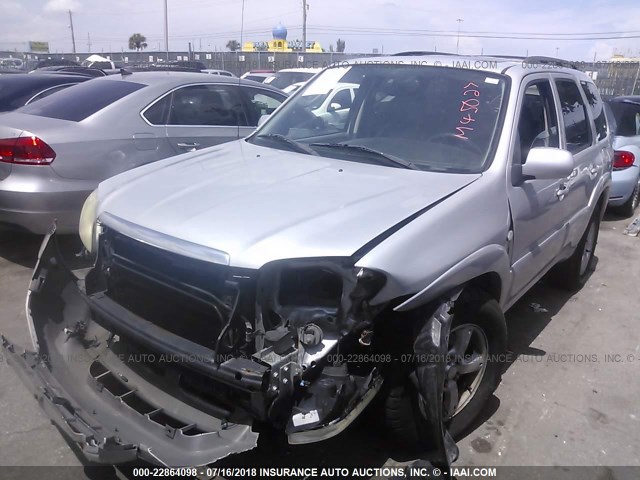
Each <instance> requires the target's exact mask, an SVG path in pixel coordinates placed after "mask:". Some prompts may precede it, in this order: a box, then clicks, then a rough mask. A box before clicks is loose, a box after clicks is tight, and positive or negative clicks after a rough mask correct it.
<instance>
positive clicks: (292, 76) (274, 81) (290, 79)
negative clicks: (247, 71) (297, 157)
mask: <svg viewBox="0 0 640 480" xmlns="http://www.w3.org/2000/svg"><path fill="white" fill-rule="evenodd" d="M314 75H315V72H276V73H274V74H273V76H272V77H269V78H267V79H266V80H265V81H264V83H267V84H269V85H271V86H272V87H276V88H280V89H283V88H285V87H288V86H289V85H293V84H294V83H299V82H306V81H307V80H309V79H310V78H311V77H313V76H314Z"/></svg>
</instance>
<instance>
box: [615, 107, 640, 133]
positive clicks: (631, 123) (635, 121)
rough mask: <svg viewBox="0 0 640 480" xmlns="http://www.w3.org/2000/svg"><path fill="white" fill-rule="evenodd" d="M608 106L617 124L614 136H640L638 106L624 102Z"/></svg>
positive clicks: (639, 109)
mask: <svg viewBox="0 0 640 480" xmlns="http://www.w3.org/2000/svg"><path fill="white" fill-rule="evenodd" d="M610 105H611V110H613V115H614V117H615V121H616V124H617V126H616V130H615V132H616V135H618V136H619V137H635V136H636V135H640V105H636V104H635V103H625V102H611V103H610Z"/></svg>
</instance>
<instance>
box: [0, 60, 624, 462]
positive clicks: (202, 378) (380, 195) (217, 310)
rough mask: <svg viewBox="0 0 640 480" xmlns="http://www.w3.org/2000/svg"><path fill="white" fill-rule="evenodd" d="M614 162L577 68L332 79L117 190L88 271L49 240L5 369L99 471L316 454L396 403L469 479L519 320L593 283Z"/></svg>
mask: <svg viewBox="0 0 640 480" xmlns="http://www.w3.org/2000/svg"><path fill="white" fill-rule="evenodd" d="M478 60H482V61H481V62H478ZM477 65H480V66H481V67H482V68H479V69H478V68H475V66H477ZM343 85H349V88H348V89H344V88H342V91H344V92H346V94H345V95H335V96H334V97H333V98H332V101H331V105H330V106H329V107H328V108H327V109H324V110H322V111H321V113H319V111H318V109H317V105H319V104H322V103H323V100H324V99H325V98H327V97H328V96H329V95H332V92H334V91H335V90H337V89H340V88H341V86H343ZM612 157H613V151H612V148H611V133H610V132H609V130H608V126H607V120H606V117H605V112H604V110H603V105H602V100H601V98H600V95H599V94H598V91H597V89H596V87H595V85H594V84H593V82H592V81H591V79H590V78H589V77H588V76H586V75H585V74H583V73H581V72H579V71H578V70H576V69H574V68H572V67H571V65H567V64H566V63H565V62H562V61H559V60H555V59H549V58H540V57H539V58H536V59H527V60H526V61H524V62H523V61H522V60H516V59H512V58H511V59H506V58H480V59H478V58H476V57H457V56H433V55H422V56H420V55H406V56H392V57H386V58H376V59H367V60H366V61H349V62H345V63H342V64H340V65H335V66H332V67H330V68H326V69H325V70H323V71H322V72H321V73H319V74H317V75H316V76H315V77H314V78H313V79H312V80H311V81H309V82H308V83H307V84H306V85H305V86H304V87H302V88H301V89H300V90H299V91H298V92H297V93H296V94H295V95H294V96H293V97H291V98H289V99H288V100H287V101H286V102H285V103H284V104H283V105H282V106H281V107H280V108H279V109H278V110H277V111H276V112H275V113H274V114H272V115H271V117H270V118H268V119H266V122H264V123H263V125H262V126H261V128H259V129H258V130H257V131H256V132H255V133H254V134H253V135H251V136H250V137H248V138H246V139H243V140H239V141H236V142H233V143H229V144H225V145H221V146H216V147H211V148H209V149H205V150H202V151H198V152H193V153H188V154H184V155H181V156H178V157H174V158H169V159H166V160H163V161H160V162H157V163H153V164H150V165H146V166H143V167H140V168H137V169H135V170H131V171H128V172H126V173H123V174H121V175H118V176H116V177H113V178H111V179H109V180H106V181H105V182H103V183H101V184H100V186H99V188H98V189H97V190H96V191H95V192H94V193H93V194H92V195H91V196H90V197H89V199H88V200H87V202H86V204H85V206H84V208H83V212H82V215H81V223H80V232H81V238H82V241H83V243H84V245H85V247H86V252H84V256H85V259H86V260H87V266H86V268H85V269H82V270H79V271H78V270H76V271H72V269H71V267H70V265H69V260H68V259H67V258H65V257H64V255H62V254H61V253H60V250H59V249H58V247H57V242H56V235H55V231H53V232H52V233H51V234H49V235H48V236H47V237H46V239H45V241H44V244H43V246H42V249H41V252H40V257H39V262H38V264H37V266H36V269H35V272H34V275H33V281H32V283H31V286H30V288H29V293H28V297H27V312H28V319H29V328H30V332H31V335H32V339H33V347H34V349H35V351H34V352H22V350H20V349H19V348H17V347H16V346H14V345H13V344H12V343H11V342H10V341H9V340H7V339H6V338H4V337H3V338H2V345H3V349H4V353H5V357H6V358H8V360H9V361H10V363H12V364H13V365H14V367H15V368H16V370H17V371H18V372H19V373H20V374H21V377H22V379H23V380H24V382H25V384H27V385H28V386H29V387H30V388H31V390H32V391H33V392H34V394H35V396H36V398H38V400H39V401H40V403H41V405H42V406H43V408H44V409H45V410H46V411H47V413H48V414H49V415H50V416H51V418H52V419H53V420H54V421H55V422H56V424H57V425H58V426H59V427H60V429H61V430H62V431H63V432H65V433H66V434H67V435H68V436H69V437H70V438H71V439H72V440H73V441H74V442H76V443H77V444H78V445H79V446H80V447H81V449H82V451H83V453H84V454H85V455H86V457H87V458H88V459H90V460H92V461H96V462H103V463H122V462H131V461H135V460H139V459H142V460H145V461H148V462H153V463H157V464H164V465H174V466H175V465H205V464H209V463H211V462H215V461H216V460H218V459H220V458H222V457H224V456H226V455H229V454H231V453H235V452H240V451H243V450H247V449H250V448H253V447H254V446H255V445H256V440H257V437H258V435H259V433H260V432H262V431H264V429H276V430H280V431H281V432H283V433H284V434H286V435H287V437H288V440H289V442H290V443H292V444H302V443H311V442H318V441H321V440H325V439H327V438H330V437H332V436H335V435H337V434H339V433H340V432H342V431H343V430H344V429H345V428H346V427H347V426H348V425H349V424H350V423H352V422H353V420H354V419H355V418H356V417H358V415H359V414H360V413H361V412H362V411H363V410H364V409H365V408H366V407H367V405H369V404H370V403H371V402H372V400H373V399H374V398H375V397H377V398H378V400H379V405H380V406H382V408H384V421H385V423H386V425H387V427H388V429H389V431H390V432H391V433H392V434H393V435H395V436H396V437H397V438H398V439H399V440H400V441H403V442H405V443H406V444H408V445H410V446H413V447H419V448H420V449H421V450H423V451H428V452H430V455H431V458H432V461H433V463H434V464H441V465H449V464H450V463H451V462H452V461H454V460H455V458H456V456H457V449H456V445H455V442H454V438H456V437H457V436H458V435H459V434H460V433H461V432H463V430H464V429H465V428H468V427H469V426H470V425H471V423H472V421H473V420H474V418H475V417H477V415H478V414H479V413H480V412H481V410H482V409H483V406H484V404H485V402H486V401H487V399H488V398H489V396H490V395H491V394H492V392H493V391H494V390H495V389H496V387H497V385H498V383H499V382H500V377H501V373H502V369H503V366H504V363H505V362H504V358H505V357H504V354H505V352H506V346H507V330H506V325H505V318H504V312H505V311H506V310H507V309H509V307H511V306H512V305H513V304H514V303H515V302H516V301H517V300H518V299H519V298H520V297H521V296H522V295H523V294H524V293H525V292H526V291H527V290H528V289H529V288H530V287H531V286H532V285H533V284H534V283H536V282H537V281H538V280H539V279H540V278H541V277H542V276H543V275H545V274H547V273H549V278H550V279H551V280H553V281H554V282H556V283H557V284H558V285H560V286H562V287H565V288H569V289H577V288H579V287H580V286H581V285H582V284H583V283H584V282H585V280H586V279H587V277H588V274H589V271H590V269H591V268H592V267H593V264H594V250H595V247H596V242H597V237H598V227H599V223H600V219H601V216H602V214H603V211H604V207H605V206H606V204H607V199H608V192H609V188H610V183H611V162H612Z"/></svg>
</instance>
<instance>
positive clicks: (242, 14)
mask: <svg viewBox="0 0 640 480" xmlns="http://www.w3.org/2000/svg"><path fill="white" fill-rule="evenodd" d="M243 42H244V0H242V13H241V14H240V51H242V47H243V46H244V43H243Z"/></svg>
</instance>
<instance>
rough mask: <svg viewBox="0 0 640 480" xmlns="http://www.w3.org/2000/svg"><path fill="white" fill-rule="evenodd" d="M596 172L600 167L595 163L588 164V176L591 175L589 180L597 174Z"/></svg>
mask: <svg viewBox="0 0 640 480" xmlns="http://www.w3.org/2000/svg"><path fill="white" fill-rule="evenodd" d="M598 172H600V168H598V166H597V165H594V164H591V165H589V177H591V180H593V179H594V178H596V177H597V176H598Z"/></svg>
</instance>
